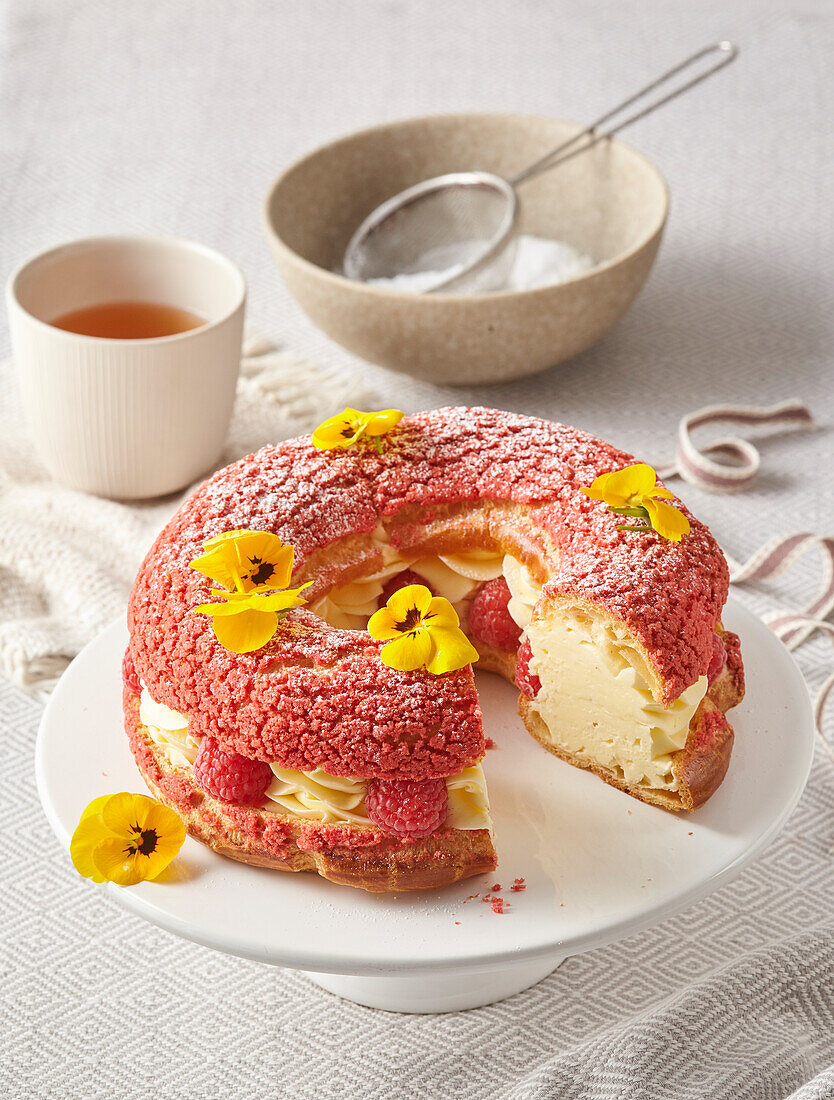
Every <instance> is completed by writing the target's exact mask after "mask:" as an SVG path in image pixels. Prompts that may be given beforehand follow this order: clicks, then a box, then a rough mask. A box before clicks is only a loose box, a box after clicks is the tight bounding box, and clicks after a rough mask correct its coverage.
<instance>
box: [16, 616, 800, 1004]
mask: <svg viewBox="0 0 834 1100" xmlns="http://www.w3.org/2000/svg"><path fill="white" fill-rule="evenodd" d="M724 622H725V623H726V624H727V626H728V628H729V629H731V630H735V631H737V632H738V633H739V634H740V635H741V639H742V650H743V653H744V660H745V666H746V671H747V683H748V694H747V698H746V699H745V700H744V702H743V704H742V705H741V706H739V707H738V708H737V709H736V710H734V711H733V712H732V716H731V717H732V722H733V726H734V728H735V731H736V740H735V746H734V750H733V758H732V761H731V764H730V770H729V773H728V775H727V778H726V780H725V781H724V783H723V785H722V786H721V788H720V789H719V790H718V791H717V792H716V794H715V795H714V796H713V797H712V798H711V799H710V801H709V802H708V803H707V804H706V806H703V807H702V808H701V809H700V810H698V811H697V812H696V813H695V814H692V815H685V816H684V815H675V814H670V813H666V812H664V811H663V810H659V809H656V808H654V807H651V806H646V805H643V804H642V803H640V802H637V801H636V800H635V799H632V798H629V797H628V796H627V795H624V794H622V793H621V792H619V791H616V790H614V789H613V788H611V787H608V786H606V784H604V783H601V782H600V781H599V780H598V779H597V778H596V777H595V776H593V775H591V774H589V773H587V772H582V771H580V770H578V769H576V768H572V767H570V765H568V764H565V763H563V762H562V761H560V760H558V759H556V758H555V757H553V756H550V755H549V754H547V753H546V752H544V750H543V749H542V748H541V747H540V746H539V745H538V744H537V743H536V742H535V741H533V739H532V738H530V737H529V736H528V735H527V733H526V732H525V730H524V729H523V727H522V725H521V722H520V720H519V718H518V715H517V713H516V698H517V696H516V693H515V691H514V689H513V688H512V687H511V686H510V685H509V684H506V683H504V681H502V680H501V679H499V678H498V677H496V676H491V675H490V674H488V673H483V674H478V676H477V680H478V690H479V694H480V698H481V704H482V708H483V712H484V725H485V727H486V732H487V735H488V736H489V737H491V738H493V740H494V741H495V742H496V746H497V747H496V748H495V750H494V751H490V752H488V753H487V755H486V760H485V764H484V767H485V771H486V775H487V781H488V784H489V790H490V796H491V800H492V807H493V816H494V819H495V828H496V841H497V847H498V853H499V866H498V870H497V871H496V872H494V873H493V874H491V875H489V876H488V877H487V876H484V875H482V876H479V877H478V878H472V879H467V880H466V881H464V882H460V883H457V884H456V885H454V886H449V887H446V888H445V889H443V890H439V891H436V892H433V893H426V892H422V893H414V894H395V895H390V894H367V893H365V892H364V891H362V890H352V889H350V888H348V887H343V886H336V885H334V884H332V883H329V882H326V881H324V880H323V879H320V878H319V877H318V876H316V875H309V874H307V875H291V874H280V873H276V872H274V871H268V870H264V869H261V868H256V867H247V866H246V865H244V864H242V863H237V862H235V861H234V860H230V859H224V858H222V857H221V856H217V855H215V854H214V853H213V852H212V851H211V850H210V849H208V848H207V847H205V846H204V845H203V844H200V843H199V842H198V841H196V840H194V839H192V838H190V837H189V838H187V840H186V842H185V845H184V846H183V849H182V852H181V853H180V855H179V856H178V858H177V859H176V860H175V861H174V863H173V864H172V865H171V867H170V868H169V870H168V871H166V872H165V874H164V875H163V876H162V877H161V878H160V879H159V880H157V881H156V882H143V883H140V884H139V885H137V886H133V887H129V888H125V889H121V888H119V887H117V886H114V885H112V884H107V885H104V886H94V885H92V884H91V885H90V889H91V890H102V889H105V890H107V891H108V892H109V893H110V895H111V897H112V898H113V900H114V901H116V902H117V903H119V904H120V905H123V906H124V907H125V908H127V909H129V910H131V911H132V912H134V913H137V914H138V915H140V916H141V917H143V918H145V919H146V920H149V921H151V922H152V923H154V924H156V925H159V926H160V927H162V928H165V929H167V930H168V931H169V932H172V933H174V934H176V935H179V936H183V937H184V938H186V939H189V940H192V941H194V942H196V943H200V944H203V945H205V946H207V947H211V948H214V949H215V950H218V951H224V952H227V953H229V954H232V955H239V956H241V957H243V958H247V959H253V960H256V961H259V962H264V963H270V964H272V965H277V966H284V967H291V968H293V969H295V970H301V971H303V972H305V973H307V974H308V976H309V977H310V978H311V979H312V981H314V982H315V983H316V984H317V985H320V986H321V987H322V988H324V989H326V990H329V991H330V992H331V993H336V994H338V995H339V996H341V997H346V998H348V999H349V1000H352V1001H356V1002H358V1003H359V1004H364V1005H370V1006H372V1007H375V1008H382V1009H388V1010H391V1011H396V1012H449V1011H454V1010H456V1009H462V1008H475V1007H477V1006H479V1005H484V1004H490V1003H491V1002H493V1001H498V1000H501V999H502V998H504V997H509V996H510V995H511V994H513V993H517V992H519V991H520V990H522V989H526V988H527V987H528V986H530V985H532V984H534V983H535V982H538V981H541V979H542V978H544V977H545V976H546V975H547V974H549V973H550V972H551V971H552V970H553V969H554V968H555V967H556V966H558V964H559V962H560V961H561V960H562V959H564V958H565V957H567V956H568V955H572V954H576V953H578V952H581V951H587V950H590V949H592V948H595V947H600V946H602V945H604V944H607V943H611V942H614V941H616V940H620V939H624V938H625V937H627V936H631V935H634V933H636V932H639V931H640V930H641V929H643V928H646V927H648V926H649V925H652V924H655V923H657V922H658V921H661V920H664V919H665V918H666V917H669V916H671V915H672V914H673V913H676V912H678V911H679V910H681V909H683V908H684V907H685V906H687V905H691V904H693V903H694V902H696V901H699V900H700V899H701V898H703V897H705V896H706V895H707V894H709V893H710V892H711V891H712V890H714V889H716V888H717V887H719V886H721V885H722V884H723V883H725V882H727V881H729V879H731V878H732V877H734V876H735V875H737V874H738V873H739V871H741V869H742V868H743V867H744V866H745V865H746V864H747V863H749V862H750V860H752V859H753V858H754V857H755V856H756V855H757V854H758V853H759V852H760V851H761V850H762V849H763V848H764V847H765V845H766V844H767V843H768V842H769V841H770V840H771V839H772V838H773V837H774V836H775V835H776V833H777V832H778V831H779V829H780V828H781V827H782V825H783V824H784V823H785V821H786V820H787V818H788V815H789V814H790V812H791V811H792V809H793V808H794V806H795V805H796V803H797V801H798V799H799V796H800V794H801V793H802V789H803V787H804V785H805V781H806V779H807V777H808V772H809V770H810V766H811V758H812V755H813V749H814V724H813V715H812V712H811V705H810V700H809V698H808V692H807V690H806V688H805V684H804V681H803V679H802V676H801V675H800V673H799V670H798V669H797V667H796V665H795V664H794V662H793V659H792V658H791V656H790V654H789V653H788V652H787V650H785V648H784V647H783V646H782V644H781V643H780V642H779V641H778V640H777V638H776V637H775V635H774V634H773V633H772V632H771V631H770V630H768V629H767V627H766V626H764V625H763V624H762V623H761V622H760V621H759V620H758V619H756V618H755V617H754V616H753V615H751V614H750V613H749V612H748V611H746V610H745V609H744V608H743V607H742V606H740V605H739V604H737V603H736V602H735V601H734V600H730V602H729V603H728V605H727V608H726V614H725V616H724ZM126 641H127V636H126V631H125V629H124V627H123V625H122V624H121V623H114V624H113V625H112V626H111V627H109V628H108V629H107V630H106V631H104V633H103V634H101V635H100V636H99V637H98V638H96V639H95V641H93V642H92V643H91V644H90V645H89V646H87V648H86V649H85V650H84V651H83V652H82V653H80V654H79V656H78V657H77V658H76V659H75V660H74V661H73V663H72V664H71V665H70V667H69V668H68V669H67V671H66V673H65V674H64V676H63V677H62V679H61V681H60V683H59V684H58V686H57V687H56V689H55V691H54V693H53V695H52V698H51V700H50V702H49V705H48V706H47V708H46V711H45V712H44V716H43V721H42V723H41V728H40V731H39V734H38V744H37V752H36V773H37V780H38V789H39V792H40V796H41V801H42V802H43V806H44V810H45V811H46V815H47V817H48V819H49V821H50V824H51V825H52V827H53V829H54V830H55V833H56V834H57V836H58V838H59V839H60V841H61V843H62V844H63V845H64V846H65V847H66V848H67V849H68V848H69V840H70V836H71V835H72V832H73V830H74V828H75V826H76V824H77V822H78V818H79V816H80V814H81V811H82V810H83V809H84V807H85V806H86V805H87V803H88V802H89V801H90V800H91V799H93V798H95V797H96V796H98V795H101V794H107V793H112V792H115V791H121V790H132V791H142V790H143V789H144V788H143V783H142V780H141V778H140V776H139V773H138V771H137V770H136V766H135V763H134V761H133V757H132V756H131V753H130V749H129V747H128V744H127V739H126V737H125V735H124V733H123V732H122V714H121V682H120V667H121V660H122V655H123V653H124V649H125V645H126ZM74 873H75V872H74V871H73V870H72V868H71V865H70V863H69V859H67V874H68V875H71V874H74ZM517 879H523V880H524V882H523V884H521V885H523V886H524V889H517V890H515V891H513V890H512V888H511V887H512V884H513V883H514V882H515V880H517ZM516 885H518V884H516ZM499 886H500V887H501V889H500V891H499V889H498V888H499ZM495 893H500V896H501V897H502V898H503V900H504V910H505V911H504V912H503V913H495V912H493V910H492V906H491V905H489V904H486V905H485V904H483V899H484V897H485V896H486V895H492V894H495Z"/></svg>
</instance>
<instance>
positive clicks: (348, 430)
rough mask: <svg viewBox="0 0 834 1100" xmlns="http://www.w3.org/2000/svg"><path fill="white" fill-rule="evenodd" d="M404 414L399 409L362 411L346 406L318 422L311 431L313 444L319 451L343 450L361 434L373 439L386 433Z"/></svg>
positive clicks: (355, 441)
mask: <svg viewBox="0 0 834 1100" xmlns="http://www.w3.org/2000/svg"><path fill="white" fill-rule="evenodd" d="M404 415H405V414H404V413H402V412H400V410H399V409H382V410H381V411H380V412H362V411H361V410H360V409H351V408H346V409H344V410H343V411H342V412H340V413H339V414H338V416H331V417H329V418H328V419H327V420H325V421H323V422H322V423H321V424H319V426H318V427H317V428H316V430H315V431H314V432H313V446H314V447H318V448H319V450H321V451H333V450H344V449H345V448H346V447H352V446H353V445H354V444H355V443H358V442H359V440H360V439H361V438H362V436H363V435H368V436H370V437H371V438H374V439H376V438H378V437H379V436H382V435H386V434H387V433H388V432H390V431H391V429H392V428H395V427H396V426H397V424H399V422H400V421H401V420H402V418H403V416H404Z"/></svg>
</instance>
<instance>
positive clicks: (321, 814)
mask: <svg viewBox="0 0 834 1100" xmlns="http://www.w3.org/2000/svg"><path fill="white" fill-rule="evenodd" d="M139 717H140V719H141V721H142V724H143V725H144V726H146V727H147V730H148V734H149V736H150V738H151V740H152V741H153V743H154V744H155V745H157V746H158V747H159V748H160V749H161V750H162V751H163V752H164V753H165V756H166V757H167V759H168V761H169V763H170V764H171V765H172V766H173V767H177V768H190V767H193V765H194V760H195V759H196V756H197V753H198V751H199V748H200V743H199V741H197V740H196V739H195V738H193V737H192V736H191V735H190V734H189V732H188V718H187V717H186V716H185V715H184V714H179V713H178V712H177V711H175V710H171V708H170V707H166V706H164V705H163V704H162V703H157V702H156V701H155V700H154V699H152V698H151V696H150V694H149V692H148V691H147V689H145V688H143V689H142V694H141V696H140V699H139ZM270 767H271V768H272V773H273V775H274V779H273V780H272V782H271V783H270V785H269V786H268V787H267V789H266V797H267V798H268V799H269V800H270V801H271V802H273V803H275V805H276V806H277V807H279V808H280V809H281V810H283V811H285V812H286V813H291V814H294V815H295V816H296V817H304V818H308V819H309V820H312V821H322V822H325V823H327V824H337V823H338V822H354V823H355V824H358V825H370V824H372V822H371V821H370V819H369V818H368V813H367V810H366V808H365V794H366V791H367V788H368V780H367V779H354V778H351V777H350V776H347V777H346V776H338V775H330V774H328V773H327V772H325V771H322V770H321V768H316V769H315V770H314V771H310V772H301V771H294V770H293V769H292V768H282V767H280V765H278V764H270ZM446 789H447V791H448V795H449V808H448V811H447V813H446V822H445V825H446V826H447V827H448V828H451V829H463V830H471V829H489V831H490V832H492V819H491V818H490V815H489V798H488V795H487V786H486V777H485V776H484V770H483V767H482V766H481V765H480V764H473V765H472V767H470V768H465V769H464V770H463V771H462V772H459V773H458V774H457V775H450V776H449V777H448V778H447V780H446Z"/></svg>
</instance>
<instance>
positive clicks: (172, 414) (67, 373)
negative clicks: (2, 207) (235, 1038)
mask: <svg viewBox="0 0 834 1100" xmlns="http://www.w3.org/2000/svg"><path fill="white" fill-rule="evenodd" d="M6 296H7V304H8V310H9V322H10V327H11V336H12V347H13V351H14V357H15V361H16V363H17V369H18V372H19V376H20V384H21V389H22V393H23V402H24V409H25V413H26V419H27V422H28V425H29V430H30V432H31V434H32V437H33V439H34V442H35V446H36V448H37V450H38V453H39V455H40V457H41V459H42V461H43V463H44V465H45V466H46V467H47V469H48V470H49V472H50V473H51V474H52V475H53V477H55V478H57V479H58V480H59V481H62V482H63V483H64V484H65V485H69V486H70V487H72V488H74V489H81V490H83V491H85V492H88V493H97V494H99V495H101V496H107V497H117V498H122V499H131V498H133V499H136V498H142V497H153V496H160V495H162V494H164V493H170V492H174V491H175V490H177V489H181V488H183V487H184V486H186V485H188V484H190V482H192V481H193V480H195V478H197V477H199V476H200V474H202V473H205V472H206V471H207V470H209V469H211V467H212V466H213V465H214V464H215V463H216V461H217V459H218V458H219V456H220V453H221V451H222V448H223V443H224V440H225V438H226V432H227V430H228V427H229V420H230V418H231V414H232V405H233V403H234V396H235V387H236V383H237V377H238V372H239V370H240V347H241V339H242V333H243V314H244V307H245V301H246V284H245V282H244V280H243V276H242V275H241V273H240V271H239V270H238V269H237V267H235V265H234V264H233V263H231V261H230V260H227V259H226V258H225V257H224V256H221V255H220V254H219V253H218V252H214V251H213V250H212V249H210V248H206V247H204V246H203V245H199V244H194V243H192V242H191V241H185V240H179V239H177V238H174V237H155V236H118V237H95V238H90V239H88V240H82V241H75V242H73V243H71V244H66V245H61V246H59V247H58V248H54V249H51V250H50V251H49V252H44V253H42V254H41V255H40V256H36V257H35V258H34V259H32V260H29V261H28V262H27V263H25V264H24V265H23V266H22V267H20V268H18V270H17V271H16V272H15V273H14V274H13V275H12V277H11V278H10V279H9V282H8V285H7V291H6ZM128 300H129V301H148V302H159V303H163V304H165V305H170V306H175V307H177V308H180V309H186V310H190V311H191V312H193V313H196V314H198V315H199V316H201V317H205V318H206V319H207V323H206V324H205V325H202V326H200V327H199V328H196V329H190V330H189V331H187V332H180V333H177V334H176V335H174V336H162V337H158V338H155V339H148V340H110V339H101V338H99V337H93V336H81V335H78V334H77V333H73V332H65V331H64V330H62V329H58V328H54V327H53V326H52V325H51V324H50V323H49V322H50V321H52V320H54V319H55V318H57V317H59V316H61V315H62V314H64V313H67V312H69V311H70V310H76V309H83V308H84V307H86V306H92V305H97V304H100V303H102V302H107V301H128Z"/></svg>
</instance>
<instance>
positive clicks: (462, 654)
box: [426, 626, 478, 676]
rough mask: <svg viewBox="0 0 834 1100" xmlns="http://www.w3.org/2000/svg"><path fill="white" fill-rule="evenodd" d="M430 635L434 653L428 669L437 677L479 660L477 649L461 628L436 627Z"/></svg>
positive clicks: (427, 666)
mask: <svg viewBox="0 0 834 1100" xmlns="http://www.w3.org/2000/svg"><path fill="white" fill-rule="evenodd" d="M430 634H431V640H432V645H433V647H434V652H433V654H432V658H431V660H430V661H429V662H428V664H427V665H426V668H427V669H428V670H429V672H431V673H433V674H434V675H435V676H440V675H442V673H444V672H457V671H458V669H461V668H466V666H467V665H472V664H474V663H475V661H477V660H478V651H477V649H475V647H474V646H473V645H472V643H471V642H470V641H469V639H468V638H467V637H466V635H465V634H464V633H463V631H462V630H461V629H460V628H459V627H458V628H457V629H450V628H448V627H442V626H439V627H434V628H432V629H431V630H430Z"/></svg>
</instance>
